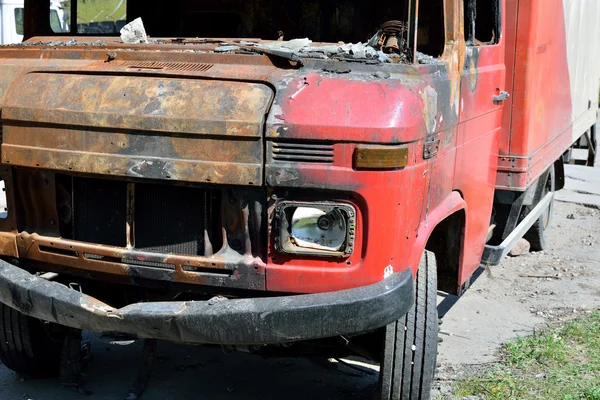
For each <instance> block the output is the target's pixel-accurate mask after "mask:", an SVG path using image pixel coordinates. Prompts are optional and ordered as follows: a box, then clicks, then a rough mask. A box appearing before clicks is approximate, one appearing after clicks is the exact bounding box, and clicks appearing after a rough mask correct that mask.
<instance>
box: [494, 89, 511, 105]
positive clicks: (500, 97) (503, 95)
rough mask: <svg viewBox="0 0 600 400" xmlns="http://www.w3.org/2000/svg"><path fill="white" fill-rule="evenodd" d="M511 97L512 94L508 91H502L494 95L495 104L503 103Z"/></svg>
mask: <svg viewBox="0 0 600 400" xmlns="http://www.w3.org/2000/svg"><path fill="white" fill-rule="evenodd" d="M509 98H510V94H509V93H508V92H500V94H498V95H496V96H494V104H499V103H502V102H503V101H506V100H508V99H509Z"/></svg>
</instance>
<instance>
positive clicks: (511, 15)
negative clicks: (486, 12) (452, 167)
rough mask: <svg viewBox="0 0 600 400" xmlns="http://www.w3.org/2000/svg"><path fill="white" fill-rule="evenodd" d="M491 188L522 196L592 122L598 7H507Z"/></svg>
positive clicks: (557, 0)
mask: <svg viewBox="0 0 600 400" xmlns="http://www.w3.org/2000/svg"><path fill="white" fill-rule="evenodd" d="M506 7H507V10H506V15H505V18H504V21H505V22H504V23H505V30H504V32H505V39H506V69H507V85H506V87H507V88H508V91H509V92H510V94H511V99H509V101H508V102H506V105H505V109H504V121H503V129H502V135H501V138H500V155H499V160H498V176H497V180H496V187H497V188H498V189H509V190H525V189H526V188H527V187H529V186H530V185H531V184H532V183H533V182H535V180H536V179H537V178H538V177H539V176H540V175H541V174H542V173H543V172H544V171H546V170H547V168H548V167H549V166H550V165H551V164H552V163H553V162H555V161H556V160H557V159H558V158H559V157H560V156H561V154H562V153H563V152H564V151H565V150H567V149H568V148H569V147H570V146H571V144H572V143H573V142H575V141H576V140H577V139H578V138H579V137H581V136H582V135H583V134H584V133H585V132H586V131H587V130H589V129H590V127H591V126H593V125H594V124H595V123H596V120H597V111H598V91H599V80H598V76H599V73H600V46H599V42H598V38H599V37H600V23H599V21H600V2H598V1H595V0H543V1H542V0H507V2H506Z"/></svg>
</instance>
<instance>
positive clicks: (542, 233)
mask: <svg viewBox="0 0 600 400" xmlns="http://www.w3.org/2000/svg"><path fill="white" fill-rule="evenodd" d="M555 182H556V179H555V173H554V164H552V166H551V167H550V168H549V173H548V178H547V180H546V184H545V186H544V191H543V193H542V198H543V197H544V196H546V195H547V194H548V193H550V192H554V190H555ZM540 200H541V199H540ZM533 207H535V205H533V206H530V207H528V210H527V212H529V211H530V210H531V209H533ZM553 211H554V199H552V201H551V202H550V205H549V206H548V209H547V210H546V212H544V213H543V214H542V215H540V218H539V219H538V220H537V221H535V224H533V226H532V227H531V228H530V229H529V231H527V233H526V234H525V236H523V237H524V238H525V239H526V240H527V241H528V242H529V244H530V245H531V247H530V250H531V251H542V250H545V249H546V248H547V247H548V239H547V232H548V229H549V228H550V225H551V224H552V213H553Z"/></svg>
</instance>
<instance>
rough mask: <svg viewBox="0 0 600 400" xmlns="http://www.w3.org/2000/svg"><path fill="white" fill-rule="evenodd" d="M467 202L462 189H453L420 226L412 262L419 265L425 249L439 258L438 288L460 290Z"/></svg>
mask: <svg viewBox="0 0 600 400" xmlns="http://www.w3.org/2000/svg"><path fill="white" fill-rule="evenodd" d="M467 211H468V208H467V204H466V202H465V200H464V199H463V198H462V196H461V194H460V192H458V191H453V192H451V193H450V195H448V197H447V198H446V199H445V200H444V201H442V202H441V203H440V204H439V205H438V206H437V207H436V208H435V209H433V210H430V212H429V213H428V215H427V217H426V219H425V221H424V222H423V223H422V224H421V226H420V227H419V230H418V233H417V237H416V241H415V244H414V246H413V249H412V253H411V257H410V260H409V265H410V266H411V267H413V266H414V267H416V266H417V265H418V263H419V260H420V258H421V255H422V254H423V252H424V251H425V250H429V251H431V252H433V253H434V254H435V256H436V260H437V274H438V289H440V290H442V291H444V292H447V293H452V294H458V292H459V286H460V282H459V271H460V265H461V262H462V255H463V249H464V242H465V231H466V217H467Z"/></svg>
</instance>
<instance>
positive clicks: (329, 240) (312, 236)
mask: <svg viewBox="0 0 600 400" xmlns="http://www.w3.org/2000/svg"><path fill="white" fill-rule="evenodd" d="M276 218H277V219H276V229H277V233H276V235H275V247H276V248H277V250H278V251H280V252H282V253H288V254H306V255H316V256H323V257H335V256H348V255H350V254H352V252H353V251H354V235H355V229H356V211H355V209H354V207H352V206H351V205H349V204H343V203H309V202H294V201H283V202H280V203H279V204H278V205H277V214H276Z"/></svg>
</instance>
